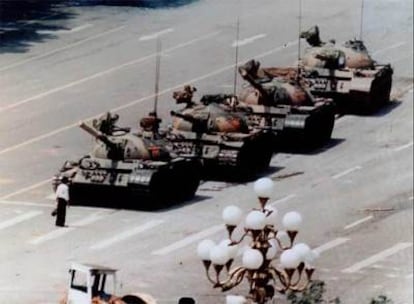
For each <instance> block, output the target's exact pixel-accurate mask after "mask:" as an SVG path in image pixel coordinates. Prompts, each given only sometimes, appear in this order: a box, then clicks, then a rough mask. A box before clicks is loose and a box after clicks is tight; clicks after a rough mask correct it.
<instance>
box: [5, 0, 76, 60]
mask: <svg viewBox="0 0 414 304" xmlns="http://www.w3.org/2000/svg"><path fill="white" fill-rule="evenodd" d="M61 2H62V0H49V1H24V0H5V1H4V0H3V1H0V54H1V53H12V52H13V53H22V52H26V51H27V50H28V49H29V48H30V46H31V44H32V43H35V42H43V41H45V40H49V39H53V38H55V37H56V36H55V35H54V32H56V31H58V30H67V29H66V28H65V27H64V26H63V25H60V24H61V23H62V22H61V21H62V20H65V19H68V18H71V17H73V14H71V13H69V12H66V11H65V10H64V9H63V7H62V6H61V5H59V4H60V3H61Z"/></svg>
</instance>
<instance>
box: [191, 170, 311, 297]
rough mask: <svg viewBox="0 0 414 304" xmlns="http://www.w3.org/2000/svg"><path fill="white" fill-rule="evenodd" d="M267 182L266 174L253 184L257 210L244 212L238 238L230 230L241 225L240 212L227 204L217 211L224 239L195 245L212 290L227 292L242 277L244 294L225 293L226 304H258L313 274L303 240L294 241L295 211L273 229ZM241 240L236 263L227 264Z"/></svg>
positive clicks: (297, 219) (296, 286)
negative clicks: (244, 245) (239, 259)
mask: <svg viewBox="0 0 414 304" xmlns="http://www.w3.org/2000/svg"><path fill="white" fill-rule="evenodd" d="M273 186H274V183H273V181H272V180H271V179H269V178H261V179H259V180H257V181H256V182H255V183H254V191H255V192H256V194H257V196H258V199H259V204H260V208H257V209H253V210H251V211H250V212H249V213H248V214H247V216H246V218H245V224H244V228H243V231H244V233H243V235H242V236H241V237H240V238H239V239H238V240H234V236H233V232H234V230H235V229H236V227H237V226H238V225H239V224H240V223H241V221H242V218H243V212H242V210H241V209H240V208H239V207H237V206H234V205H233V206H228V207H226V208H225V209H224V210H223V213H222V218H223V220H224V222H225V225H226V228H227V232H228V239H225V240H223V241H222V242H220V243H219V244H216V243H215V242H213V241H212V240H203V241H202V242H200V243H199V245H198V247H197V253H198V256H199V257H200V258H201V260H202V261H203V264H204V266H205V270H206V275H207V278H208V280H209V281H210V282H211V283H212V284H213V287H214V288H220V289H221V290H222V291H228V290H230V289H232V288H233V287H236V286H238V285H239V284H240V283H241V282H242V281H243V279H247V281H248V286H249V293H248V295H247V297H243V296H234V295H229V296H227V304H242V303H246V302H247V301H251V302H253V303H257V304H264V303H266V302H267V301H269V300H271V299H272V298H273V297H274V295H275V293H276V292H279V293H282V294H284V293H286V291H288V290H291V291H302V290H304V289H305V288H306V287H307V286H308V284H309V282H310V281H311V277H312V274H313V272H314V268H313V266H312V262H313V261H314V259H315V258H316V256H317V254H316V253H315V252H314V251H312V250H311V249H310V248H309V246H308V245H306V244H305V243H298V244H294V241H295V239H296V236H297V234H298V229H299V227H300V225H301V222H302V216H301V215H300V214H299V213H298V212H295V211H291V212H288V213H286V214H285V215H284V217H283V220H282V224H283V227H284V230H279V229H278V228H277V226H276V218H277V210H276V209H275V208H273V207H272V206H269V205H268V204H267V203H268V201H269V198H270V196H271V194H272V192H273ZM245 239H250V242H249V246H248V247H247V248H246V249H245V250H244V251H243V252H242V266H238V267H232V265H233V261H234V259H235V258H236V257H237V256H238V253H239V252H240V251H241V250H240V247H241V246H240V244H241V243H242V242H243V241H244V240H245Z"/></svg>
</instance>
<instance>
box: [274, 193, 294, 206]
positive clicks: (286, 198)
mask: <svg viewBox="0 0 414 304" xmlns="http://www.w3.org/2000/svg"><path fill="white" fill-rule="evenodd" d="M294 197H296V194H289V195H287V196H285V197H283V198H281V199H278V200H276V201H274V202H272V203H271V204H270V206H272V207H274V206H276V205H278V204H280V203H283V202H286V201H288V200H290V199H292V198H294Z"/></svg>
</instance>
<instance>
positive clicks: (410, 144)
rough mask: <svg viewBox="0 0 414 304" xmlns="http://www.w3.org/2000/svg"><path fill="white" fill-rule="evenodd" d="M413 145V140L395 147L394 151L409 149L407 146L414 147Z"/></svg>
mask: <svg viewBox="0 0 414 304" xmlns="http://www.w3.org/2000/svg"><path fill="white" fill-rule="evenodd" d="M412 145H413V142H412V141H411V142H409V143H408V144H405V145H402V146H399V147H397V148H395V149H394V151H395V152H398V151H401V150H404V149H407V148H409V147H412Z"/></svg>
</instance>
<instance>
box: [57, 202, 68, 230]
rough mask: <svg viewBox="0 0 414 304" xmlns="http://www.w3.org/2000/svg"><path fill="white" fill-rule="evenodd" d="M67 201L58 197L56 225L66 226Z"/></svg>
mask: <svg viewBox="0 0 414 304" xmlns="http://www.w3.org/2000/svg"><path fill="white" fill-rule="evenodd" d="M66 205H67V202H66V201H65V200H64V199H63V198H58V199H57V210H56V211H57V214H56V226H61V227H63V226H65V219H66Z"/></svg>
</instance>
